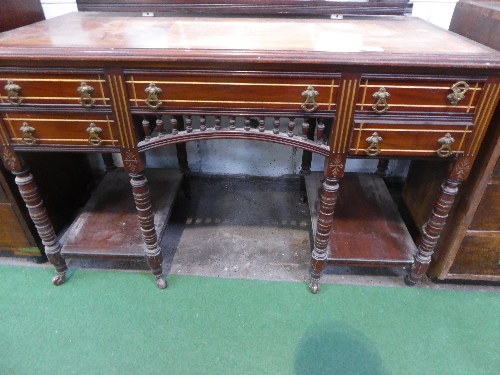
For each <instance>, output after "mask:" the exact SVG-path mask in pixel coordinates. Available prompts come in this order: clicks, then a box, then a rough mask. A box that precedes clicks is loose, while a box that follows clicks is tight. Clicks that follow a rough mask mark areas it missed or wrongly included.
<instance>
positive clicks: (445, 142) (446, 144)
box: [436, 133, 455, 158]
mask: <svg viewBox="0 0 500 375" xmlns="http://www.w3.org/2000/svg"><path fill="white" fill-rule="evenodd" d="M438 142H439V144H440V145H441V147H440V148H439V149H438V150H436V152H437V154H438V156H439V157H440V158H447V157H448V156H451V155H453V150H452V149H451V145H452V144H453V143H454V142H455V140H454V139H453V138H452V136H451V134H450V133H447V134H446V135H445V136H444V137H443V138H439V140H438Z"/></svg>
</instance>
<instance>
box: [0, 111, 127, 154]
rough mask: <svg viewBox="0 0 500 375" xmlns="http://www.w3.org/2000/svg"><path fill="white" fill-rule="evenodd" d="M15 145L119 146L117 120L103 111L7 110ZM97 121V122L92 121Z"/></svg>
mask: <svg viewBox="0 0 500 375" xmlns="http://www.w3.org/2000/svg"><path fill="white" fill-rule="evenodd" d="M2 117H3V119H4V121H5V124H6V127H7V130H8V132H9V136H10V138H11V141H12V144H13V145H14V147H15V146H16V145H24V146H30V147H33V148H36V147H37V146H42V145H51V146H52V145H53V146H57V145H64V146H77V147H83V146H85V147H86V148H88V147H95V148H102V147H106V146H112V147H113V146H114V147H117V146H119V142H118V140H117V139H118V136H117V134H116V130H115V123H114V121H113V118H112V117H111V116H110V115H102V114H91V113H88V114H82V115H80V114H39V113H17V112H16V113H11V114H8V113H3V114H2ZM91 124H94V125H91Z"/></svg>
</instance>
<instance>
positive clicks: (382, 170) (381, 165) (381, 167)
mask: <svg viewBox="0 0 500 375" xmlns="http://www.w3.org/2000/svg"><path fill="white" fill-rule="evenodd" d="M388 166H389V159H379V160H378V165H377V171H376V172H375V176H377V177H385V176H386V171H387V167H388Z"/></svg>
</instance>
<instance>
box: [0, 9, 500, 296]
mask: <svg viewBox="0 0 500 375" xmlns="http://www.w3.org/2000/svg"><path fill="white" fill-rule="evenodd" d="M0 82H1V85H2V86H5V87H6V88H5V90H4V91H3V92H2V96H1V97H0V99H1V104H0V113H1V117H2V123H1V127H0V129H1V130H2V131H1V133H0V134H1V137H0V140H1V142H0V144H1V155H2V159H3V162H4V165H5V166H6V167H7V168H8V169H9V170H11V171H12V172H13V173H14V174H16V181H17V183H18V185H19V188H20V191H21V193H22V195H23V197H24V199H25V201H26V203H27V205H28V207H29V208H30V212H31V214H32V218H33V219H34V221H35V222H36V223H37V226H38V228H39V231H40V235H41V237H42V238H43V239H44V243H45V245H46V251H47V254H48V255H49V259H50V260H51V262H52V263H53V264H54V266H55V267H56V269H57V271H58V276H56V278H55V280H54V283H55V284H56V285H58V284H60V283H62V282H63V281H64V273H65V271H66V264H65V262H64V259H63V258H62V256H61V254H60V245H59V244H58V243H57V240H56V238H55V236H54V233H53V231H52V230H51V226H50V222H49V220H48V218H47V215H46V213H45V210H44V208H43V204H42V203H41V200H40V197H39V195H38V194H37V193H36V186H35V185H34V182H33V178H32V176H31V175H30V174H29V173H28V172H27V170H26V169H25V167H24V166H23V165H21V163H20V162H19V160H18V158H17V157H16V152H17V151H34V152H44V151H52V150H56V151H63V150H64V151H70V152H118V151H119V152H120V153H121V155H122V158H123V161H124V168H125V171H126V172H128V173H129V174H130V176H131V177H132V180H131V184H132V191H133V196H134V199H135V203H136V207H137V214H138V216H139V223H140V226H141V229H142V235H143V239H144V242H145V244H146V257H147V259H148V262H149V265H150V267H151V270H152V273H153V275H155V278H156V281H157V283H158V286H159V287H165V281H164V279H163V277H162V270H161V250H160V248H159V246H158V238H157V234H156V231H155V227H154V223H153V216H152V211H151V204H150V196H149V195H150V194H149V191H148V184H147V180H146V178H145V177H144V174H143V170H144V163H143V161H142V159H141V153H143V152H144V151H146V150H151V149H154V148H157V147H163V146H166V145H170V144H178V143H182V142H188V141H194V140H210V139H246V140H258V141H266V142H275V143H280V144H284V145H289V146H291V147H297V148H300V149H303V150H306V151H310V152H313V153H317V154H319V155H322V156H324V157H325V158H326V163H325V173H324V181H323V182H322V184H320V185H319V186H320V196H319V206H318V210H317V216H318V217H317V221H316V219H314V220H315V222H317V226H316V230H315V243H314V250H313V252H312V256H311V285H310V288H311V291H312V292H313V293H316V292H317V291H318V289H319V278H320V274H321V271H322V269H323V267H324V265H325V264H326V262H327V261H329V262H332V263H341V264H350V263H355V264H368V265H380V264H382V265H390V264H401V263H412V264H413V265H412V271H411V272H410V274H409V276H408V278H407V279H408V282H410V283H415V282H417V281H418V280H419V278H420V277H421V276H422V275H423V273H424V272H425V270H426V269H427V266H428V264H429V261H430V257H431V255H432V252H433V249H434V246H435V242H436V240H437V238H439V235H440V233H441V230H442V228H443V226H444V224H445V221H446V215H447V213H448V211H449V210H450V208H451V206H452V204H453V199H454V196H455V195H456V193H457V191H458V185H459V184H460V182H461V181H463V180H464V179H466V178H467V176H468V175H469V172H470V169H471V166H472V163H473V161H474V158H475V157H476V153H477V150H478V148H479V145H480V143H481V140H482V138H483V136H484V134H485V131H486V130H487V128H488V125H489V123H490V119H491V116H492V113H493V110H494V108H495V107H496V105H497V102H498V99H499V97H500V55H499V54H498V53H496V52H494V51H492V50H490V49H487V48H485V47H483V46H480V45H478V44H475V43H473V42H470V41H468V40H466V39H464V38H461V37H458V36H456V35H453V34H451V33H448V32H446V31H444V30H441V29H439V28H437V27H435V26H432V25H430V24H428V23H426V22H424V21H422V20H419V19H414V18H384V19H378V18H374V19H370V18H364V19H356V20H342V21H333V20H316V19H315V20H308V19H288V20H287V19H273V18H266V19H258V18H239V19H233V18H194V17H184V18H178V17H165V18H132V17H112V16H108V15H105V14H99V13H88V14H81V13H80V14H70V15H67V16H63V17H60V18H56V19H52V20H48V21H45V22H42V23H38V24H36V25H32V26H29V27H26V28H22V29H18V30H16V31H12V32H7V33H4V34H1V35H0ZM181 115H182V116H184V117H183V119H184V122H185V125H186V129H185V130H179V128H178V127H179V124H178V123H179V116H181ZM150 116H153V118H156V121H151V120H150ZM154 116H156V117H154ZM163 116H170V119H171V120H170V122H171V128H172V131H171V132H169V133H167V132H166V131H165V130H166V127H165V124H164V122H163V121H164V120H163ZM194 116H199V117H196V118H199V121H197V122H199V123H196V124H195V123H193V118H194ZM207 116H214V117H215V127H213V128H206V125H205V124H206V122H205V121H206V117H207ZM226 116H227V117H228V118H229V126H228V127H224V128H222V127H221V126H220V124H221V118H222V117H226ZM240 117H243V118H244V119H245V120H244V122H243V124H244V125H243V127H236V123H237V118H240ZM251 117H253V118H258V119H259V126H258V127H257V128H252V127H250V118H251ZM265 118H271V119H272V121H273V125H272V128H271V129H266V126H265ZM281 118H284V121H286V122H287V124H288V131H286V132H280V131H279V125H280V119H281ZM296 119H303V122H302V126H301V129H294V128H295V121H296ZM327 120H331V121H333V126H332V129H331V132H330V134H328V135H327V134H324V133H325V132H324V126H323V122H327ZM316 121H317V123H318V125H317V129H316V138H315V139H314V140H310V139H308V134H309V133H310V130H311V127H312V126H314V124H315V122H316ZM154 126H156V130H155V132H154V133H152V129H153V127H154ZM325 139H327V140H326V141H325ZM249 147H251V143H249ZM347 157H359V158H370V157H371V158H384V157H390V158H394V157H406V158H426V159H430V160H433V159H440V160H445V161H446V163H445V164H446V166H447V167H448V168H447V176H446V180H445V182H444V183H443V185H442V188H441V192H440V195H439V197H438V199H437V200H436V201H435V206H434V210H433V212H432V214H431V215H430V218H429V220H428V222H427V224H426V227H425V229H424V235H423V236H422V240H421V242H420V243H419V244H418V249H415V248H413V247H412V246H413V245H410V244H408V243H407V241H405V240H404V238H406V236H407V234H404V233H399V231H401V230H403V229H404V228H403V227H402V226H400V225H398V224H397V223H394V221H395V220H397V218H396V217H395V216H394V215H393V214H392V213H390V214H387V212H386V210H385V208H386V206H387V199H385V198H384V197H385V193H383V192H380V193H378V190H377V189H378V188H379V187H377V184H375V185H373V184H372V185H370V184H371V183H370V182H369V181H368V182H367V180H366V179H364V178H359V179H356V178H354V179H353V178H348V179H345V185H343V186H342V188H341V189H343V190H345V192H347V193H349V192H350V193H351V194H348V195H346V196H344V197H345V198H342V193H341V207H342V210H341V211H339V212H341V213H342V214H341V215H340V217H339V220H334V217H333V211H334V208H335V204H336V201H337V198H338V192H339V181H340V180H341V178H342V176H343V175H344V168H345V163H346V158H347ZM343 182H344V181H343ZM351 184H354V185H352V186H355V187H353V188H352V189H353V190H351V187H350V186H351ZM354 191H355V192H356V193H354V194H352V192H354ZM364 196H368V197H369V199H370V200H366V199H363V197H364ZM155 199H156V198H155ZM354 200H356V205H354V203H353V204H352V205H351V204H350V202H351V201H352V202H354ZM353 207H356V208H355V209H353ZM365 207H366V208H365ZM353 215H354V216H353ZM373 223H376V225H372V224H373ZM344 224H346V226H344ZM331 228H334V230H331ZM343 228H350V229H349V231H348V232H347V234H346V233H341V232H342V231H343V230H344V229H343ZM397 228H399V229H397ZM396 230H397V231H398V232H397V233H396V232H392V231H396ZM364 231H365V232H366V231H368V232H370V233H369V235H368V236H365V237H363V236H364V235H361V234H362V232H364ZM381 231H385V233H381ZM378 234H380V235H378ZM401 236H403V237H401ZM357 237H359V238H363V239H364V240H360V241H357V242H356V243H357V244H358V245H356V246H359V247H360V248H356V247H355V246H350V248H351V250H349V251H344V250H342V251H337V250H335V249H343V246H344V243H345V242H347V245H348V247H349V245H352V244H353V243H355V242H354V240H353V239H356V238H357ZM359 238H358V239H359ZM395 238H396V239H397V238H403V241H400V240H394V239H395ZM339 239H342V241H340V240H339ZM346 239H347V240H346ZM374 241H375V242H377V241H380V242H377V243H376V244H374V243H373V242H374ZM402 243H403V244H407V245H408V246H410V249H408V248H404V249H401V248H399V247H400V246H401V244H402ZM386 246H392V247H394V249H393V248H391V249H390V251H389V250H388V251H386V252H385V255H384V256H380V254H379V256H378V257H376V258H373V257H372V255H373V249H374V248H382V249H383V248H385V247H386ZM270 251H271V250H270ZM339 254H341V256H338V255H339ZM408 254H410V256H408ZM413 255H414V260H413V259H412V256H413Z"/></svg>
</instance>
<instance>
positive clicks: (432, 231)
mask: <svg viewBox="0 0 500 375" xmlns="http://www.w3.org/2000/svg"><path fill="white" fill-rule="evenodd" d="M459 184H460V181H455V180H451V179H448V180H446V182H445V183H443V184H442V185H441V192H440V194H439V197H438V199H437V201H436V203H435V204H434V209H433V210H432V213H431V216H430V218H429V221H427V223H425V224H424V227H423V228H422V236H421V238H420V241H419V244H418V248H417V254H416V255H415V260H414V262H413V265H412V267H411V271H410V273H409V274H408V275H407V276H406V278H405V283H406V284H407V285H414V284H416V283H417V282H418V281H420V279H421V278H422V276H423V275H424V274H425V273H426V272H427V268H428V267H429V263H430V262H431V257H432V254H433V253H434V248H435V247H436V244H437V242H438V240H439V236H440V235H441V231H442V230H443V227H444V225H445V224H446V218H447V217H448V213H449V212H450V209H451V207H452V206H453V201H454V200H455V196H456V195H457V192H458V185H459Z"/></svg>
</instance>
